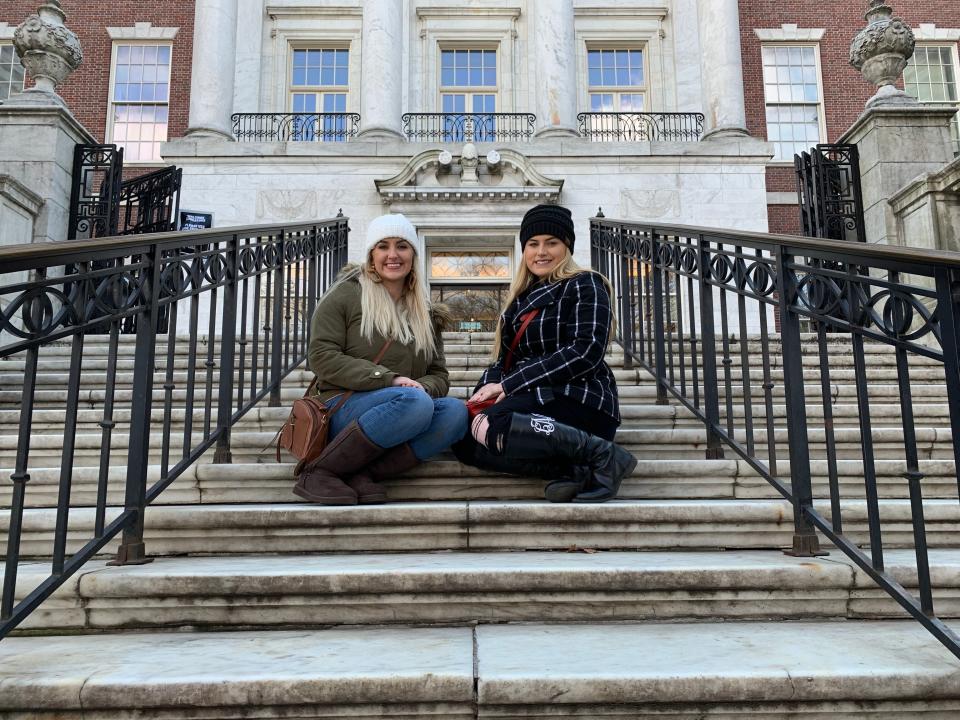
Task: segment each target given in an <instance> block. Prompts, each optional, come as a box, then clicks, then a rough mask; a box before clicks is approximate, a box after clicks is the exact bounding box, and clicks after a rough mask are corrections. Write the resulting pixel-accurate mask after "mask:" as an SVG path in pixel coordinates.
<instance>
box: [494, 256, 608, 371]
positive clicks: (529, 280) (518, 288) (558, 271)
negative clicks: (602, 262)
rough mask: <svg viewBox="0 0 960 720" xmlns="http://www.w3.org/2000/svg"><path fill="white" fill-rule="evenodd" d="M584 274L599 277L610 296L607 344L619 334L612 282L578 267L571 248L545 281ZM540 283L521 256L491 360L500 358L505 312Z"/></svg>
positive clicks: (555, 280)
mask: <svg viewBox="0 0 960 720" xmlns="http://www.w3.org/2000/svg"><path fill="white" fill-rule="evenodd" d="M584 272H592V273H594V274H595V275H597V277H599V278H600V279H601V280H602V281H603V284H604V285H605V286H606V288H607V293H609V295H610V302H611V307H610V334H609V335H608V337H607V343H608V344H609V342H610V341H611V340H612V339H613V337H614V336H615V335H616V333H617V316H616V314H615V313H614V312H613V305H612V303H613V286H612V285H611V284H610V281H609V280H607V278H605V277H604V276H603V275H602V274H600V273H598V272H596V271H594V270H585V269H584V268H582V267H580V266H579V265H577V263H576V261H575V260H574V259H573V255H572V254H571V252H570V248H567V254H566V255H565V256H564V258H563V260H561V261H560V263H559V264H558V265H557V266H556V267H555V268H554V269H553V270H552V271H551V272H550V274H549V275H548V276H547V277H546V278H545V279H544V281H545V282H546V283H547V284H550V283H555V282H559V281H560V280H567V279H569V278H572V277H574V276H575V275H579V274H580V273H584ZM539 281H540V278H538V277H537V276H536V275H534V274H533V273H532V272H530V268H528V267H527V264H526V263H525V262H524V261H523V257H522V256H521V258H520V262H519V268H518V269H517V273H516V274H515V275H514V276H513V281H512V282H511V283H510V292H509V293H508V294H507V301H506V303H504V305H503V310H502V311H501V313H500V319H499V320H498V321H497V330H496V332H495V333H494V335H493V350H492V352H491V353H490V359H491V360H494V361H496V360H497V359H498V358H499V357H500V344H501V343H502V342H503V312H505V311H506V309H507V308H508V307H510V303H512V302H513V301H514V300H516V299H517V297H518V296H520V295H522V294H523V293H524V292H525V291H526V290H527V289H528V288H529V287H530V286H531V285H533V284H534V283H537V282H539Z"/></svg>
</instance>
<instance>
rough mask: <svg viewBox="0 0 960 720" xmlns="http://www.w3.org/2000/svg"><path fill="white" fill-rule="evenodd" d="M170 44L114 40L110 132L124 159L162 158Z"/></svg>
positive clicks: (142, 160) (136, 161)
mask: <svg viewBox="0 0 960 720" xmlns="http://www.w3.org/2000/svg"><path fill="white" fill-rule="evenodd" d="M169 103H170V46H169V45H157V44H150V45H147V44H138V45H134V44H127V43H124V44H119V43H118V44H115V45H114V55H113V82H112V83H111V98H110V107H111V125H110V128H109V129H108V133H107V134H108V136H109V137H110V138H112V141H113V142H115V143H116V144H117V145H120V146H122V147H123V159H124V161H125V162H133V163H138V162H139V163H144V162H159V161H161V160H162V158H161V157H160V143H162V142H166V140H167V120H168V117H169V110H170V107H169Z"/></svg>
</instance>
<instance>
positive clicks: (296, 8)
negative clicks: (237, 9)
mask: <svg viewBox="0 0 960 720" xmlns="http://www.w3.org/2000/svg"><path fill="white" fill-rule="evenodd" d="M266 12H267V16H268V17H269V18H270V19H271V20H276V19H277V18H278V17H343V16H344V15H351V16H354V15H360V16H362V15H363V8H361V7H358V6H356V5H336V6H333V5H328V6H324V7H317V6H316V5H267V10H266Z"/></svg>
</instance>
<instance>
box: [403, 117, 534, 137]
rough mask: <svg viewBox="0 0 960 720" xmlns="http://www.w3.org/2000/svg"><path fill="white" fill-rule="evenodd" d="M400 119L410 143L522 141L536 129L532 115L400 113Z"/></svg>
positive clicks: (531, 135)
mask: <svg viewBox="0 0 960 720" xmlns="http://www.w3.org/2000/svg"><path fill="white" fill-rule="evenodd" d="M400 120H401V123H402V125H403V134H404V135H405V136H406V138H407V140H410V141H412V142H465V141H469V142H512V141H520V142H523V141H527V140H529V139H530V138H531V137H533V133H534V130H536V126H537V116H536V115H534V114H532V113H404V114H403V115H402V116H401V118H400Z"/></svg>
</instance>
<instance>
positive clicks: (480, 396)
mask: <svg viewBox="0 0 960 720" xmlns="http://www.w3.org/2000/svg"><path fill="white" fill-rule="evenodd" d="M506 396H507V395H506V393H505V392H503V385H501V384H500V383H487V384H486V385H484V386H483V387H482V388H480V389H479V390H477V391H476V392H475V393H474V394H473V395H472V396H471V397H470V402H474V401H475V400H489V399H490V398H496V400H494V402H495V403H498V402H500V401H501V400H503V399H504V398H505V397H506Z"/></svg>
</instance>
